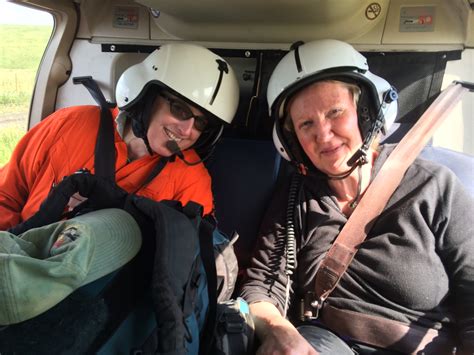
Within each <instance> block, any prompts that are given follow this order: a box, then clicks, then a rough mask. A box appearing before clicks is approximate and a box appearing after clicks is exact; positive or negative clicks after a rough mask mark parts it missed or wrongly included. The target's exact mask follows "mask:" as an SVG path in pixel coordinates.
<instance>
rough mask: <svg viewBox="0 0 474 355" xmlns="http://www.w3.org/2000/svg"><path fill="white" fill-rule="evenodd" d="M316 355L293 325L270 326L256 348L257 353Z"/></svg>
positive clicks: (266, 354)
mask: <svg viewBox="0 0 474 355" xmlns="http://www.w3.org/2000/svg"><path fill="white" fill-rule="evenodd" d="M277 354H278V355H317V354H319V353H318V352H317V351H316V350H314V349H313V347H312V346H311V345H310V344H309V343H308V342H307V341H306V339H305V338H303V337H302V336H301V335H300V333H298V331H297V330H296V329H295V327H294V326H293V325H291V327H290V326H285V325H281V326H280V325H278V326H272V327H271V328H270V329H269V330H268V334H267V335H266V336H265V338H264V339H263V342H262V344H261V345H260V347H259V348H258V351H257V355H277Z"/></svg>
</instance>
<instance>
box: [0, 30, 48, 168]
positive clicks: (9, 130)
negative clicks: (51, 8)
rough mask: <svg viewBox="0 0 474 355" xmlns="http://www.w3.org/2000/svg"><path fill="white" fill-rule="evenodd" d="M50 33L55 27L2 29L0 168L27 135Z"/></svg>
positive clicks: (0, 41)
mask: <svg viewBox="0 0 474 355" xmlns="http://www.w3.org/2000/svg"><path fill="white" fill-rule="evenodd" d="M51 31H52V26H26V25H0V166H2V165H3V164H4V163H6V162H7V161H8V159H9V157H10V155H11V151H12V149H13V148H14V146H15V144H16V142H17V141H18V139H20V137H21V136H22V135H23V134H24V133H25V127H26V120H27V119H28V111H29V105H30V100H31V94H32V92H33V87H34V83H35V77H36V71H37V69H38V65H39V63H40V61H41V57H42V56H43V52H44V49H45V48H46V45H47V43H48V40H49V37H50V35H51ZM12 115H14V117H15V120H12V119H11V117H12ZM18 117H22V119H23V120H24V122H17V121H18ZM10 122H12V123H10Z"/></svg>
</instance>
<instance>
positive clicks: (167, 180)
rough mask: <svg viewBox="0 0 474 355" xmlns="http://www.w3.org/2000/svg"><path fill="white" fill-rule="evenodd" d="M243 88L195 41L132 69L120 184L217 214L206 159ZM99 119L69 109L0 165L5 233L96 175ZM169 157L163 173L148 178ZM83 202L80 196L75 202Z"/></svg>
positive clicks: (119, 155)
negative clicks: (80, 175)
mask: <svg viewBox="0 0 474 355" xmlns="http://www.w3.org/2000/svg"><path fill="white" fill-rule="evenodd" d="M238 90H239V89H238V83H237V80H236V77H235V75H234V72H233V70H232V68H230V66H228V64H227V63H226V62H225V61H224V60H223V59H222V58H220V57H219V56H217V55H215V54H214V53H212V52H211V51H209V50H207V49H205V48H203V47H199V46H195V45H189V44H166V45H163V46H161V47H160V48H159V49H157V50H155V51H154V52H153V53H151V54H150V55H149V56H148V57H147V58H146V59H145V60H144V61H143V62H142V63H139V64H136V65H134V66H132V67H130V68H129V69H127V70H126V71H125V72H124V73H123V74H122V76H121V77H120V79H119V81H118V83H117V89H116V99H117V105H118V110H117V109H115V110H113V111H112V116H113V118H114V119H115V120H114V123H113V124H114V128H115V130H114V146H115V178H116V183H117V185H118V186H119V187H120V188H122V189H124V190H125V191H127V192H129V193H136V194H137V195H140V196H145V197H148V198H151V199H153V200H163V199H172V200H179V201H181V202H182V203H183V204H185V203H187V202H188V201H191V200H192V201H195V202H198V203H200V204H201V205H203V207H204V213H205V214H208V213H210V212H211V211H212V208H213V198H212V192H211V179H210V176H209V174H208V172H207V170H206V168H205V167H204V165H203V164H202V160H203V159H204V158H205V152H208V151H209V150H210V148H212V146H213V145H214V144H215V143H216V141H217V140H218V138H219V137H220V135H221V133H222V129H223V125H224V123H230V122H231V121H232V119H233V117H234V115H235V111H236V109H237V104H238V99H239V91H238ZM99 122H100V109H99V108H98V107H96V106H75V107H70V108H65V109H61V110H59V111H57V112H55V113H53V114H51V115H50V116H49V117H47V118H46V119H45V120H43V121H42V122H41V123H39V124H38V125H36V126H35V127H34V128H32V129H31V130H30V131H29V132H28V133H27V134H26V135H25V136H24V137H23V138H22V139H21V141H20V142H19V143H18V145H17V147H16V148H15V150H14V152H13V154H12V157H11V159H10V161H9V162H8V163H7V164H6V165H5V166H3V167H2V168H0V230H5V229H8V228H10V227H12V226H15V225H17V224H18V223H21V222H22V221H24V220H26V219H28V218H29V217H31V216H32V215H33V214H34V213H35V212H36V211H37V210H38V209H39V206H40V204H41V202H42V201H43V200H44V199H45V198H46V197H47V195H48V193H49V192H50V190H51V188H52V186H54V185H56V184H58V183H59V182H60V181H61V180H62V179H63V178H64V177H65V176H68V175H71V174H73V173H75V172H76V171H78V170H80V169H87V170H89V171H91V172H92V173H94V172H95V170H94V157H95V155H94V149H95V144H96V138H97V132H98V129H99ZM174 156H176V158H175V159H173V157H174ZM164 158H166V159H168V162H167V163H166V165H165V166H164V168H163V170H162V171H161V172H160V173H159V174H158V175H157V176H156V177H154V178H153V179H152V180H151V181H150V182H148V183H147V179H148V177H149V176H150V174H152V171H153V169H154V167H155V166H156V164H157V163H158V162H159V161H160V159H164ZM83 199H84V198H83V197H81V196H80V195H78V194H76V195H75V199H71V201H70V203H69V207H70V208H73V207H74V206H75V205H76V204H77V203H78V202H81V201H82V200H83Z"/></svg>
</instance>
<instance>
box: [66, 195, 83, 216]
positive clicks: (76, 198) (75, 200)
mask: <svg viewBox="0 0 474 355" xmlns="http://www.w3.org/2000/svg"><path fill="white" fill-rule="evenodd" d="M86 200H87V197H84V196H81V195H80V194H79V193H77V192H76V193H75V194H74V195H72V196H71V198H70V199H69V202H68V203H67V207H68V211H69V212H70V211H72V210H74V208H76V207H77V206H79V205H80V204H81V203H83V202H85V201H86Z"/></svg>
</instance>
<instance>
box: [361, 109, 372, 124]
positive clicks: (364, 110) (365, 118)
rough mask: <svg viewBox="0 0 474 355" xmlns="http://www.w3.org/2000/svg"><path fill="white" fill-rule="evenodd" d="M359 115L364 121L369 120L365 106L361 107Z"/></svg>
mask: <svg viewBox="0 0 474 355" xmlns="http://www.w3.org/2000/svg"><path fill="white" fill-rule="evenodd" d="M360 116H361V118H362V119H363V120H364V121H370V115H369V109H368V108H367V107H366V106H363V107H361V110H360Z"/></svg>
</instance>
